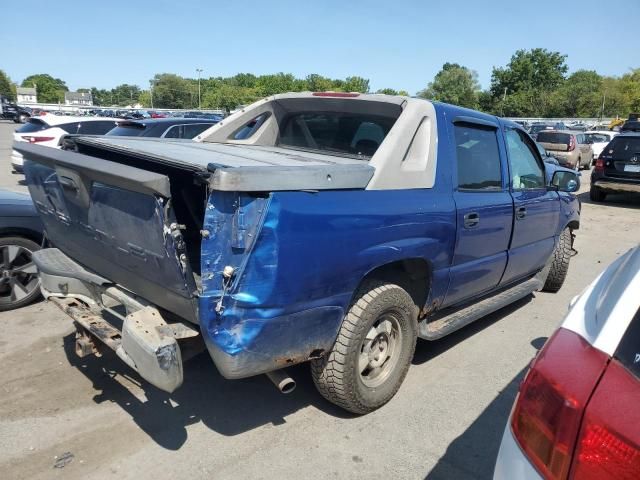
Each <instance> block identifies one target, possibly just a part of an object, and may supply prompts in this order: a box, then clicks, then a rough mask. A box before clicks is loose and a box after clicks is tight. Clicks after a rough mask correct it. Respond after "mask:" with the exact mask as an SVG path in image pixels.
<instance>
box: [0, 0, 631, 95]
mask: <svg viewBox="0 0 640 480" xmlns="http://www.w3.org/2000/svg"><path fill="white" fill-rule="evenodd" d="M2 12H3V17H4V21H3V22H2V28H1V29H0V69H2V70H4V71H5V72H6V73H7V74H8V75H9V76H10V77H11V79H12V80H13V81H14V82H18V83H19V82H21V81H22V80H23V79H24V78H25V77H26V76H28V75H30V74H34V73H49V74H51V75H52V76H54V77H58V78H61V79H63V80H65V81H66V83H67V86H68V87H69V88H70V89H71V90H76V89H78V88H83V87H84V88H87V87H92V86H95V87H98V88H112V87H114V86H116V85H118V84H121V83H129V84H136V85H139V86H140V87H142V88H148V86H149V80H150V79H151V78H152V77H153V75H154V74H156V73H166V72H168V73H177V74H179V75H182V76H188V77H192V78H195V77H196V75H197V74H196V69H197V68H201V69H203V72H202V76H203V77H205V78H206V77H210V76H213V77H215V76H225V77H226V76H231V75H234V74H236V73H239V72H249V73H254V74H257V75H260V74H266V73H277V72H286V73H293V74H294V75H296V76H297V77H304V76H306V75H308V74H310V73H318V74H321V75H325V76H329V77H332V78H345V77H347V76H352V75H358V76H362V77H365V78H368V79H369V80H370V88H371V90H373V91H375V90H377V89H379V88H386V87H389V88H394V89H404V90H407V91H409V93H410V94H414V93H416V92H417V91H418V90H421V89H423V88H425V87H426V85H427V84H428V83H429V82H430V81H431V80H433V77H434V75H435V74H436V73H437V72H438V71H439V70H440V68H441V67H442V65H443V64H444V63H445V62H455V63H459V64H461V65H464V66H466V67H468V68H470V69H472V70H475V71H476V72H477V73H478V79H479V81H480V84H481V85H482V86H483V87H484V88H487V87H488V86H489V84H490V82H491V71H492V68H493V67H500V66H504V65H506V64H507V63H508V62H509V59H510V58H511V56H512V55H513V53H514V52H515V51H516V50H518V49H531V48H536V47H542V48H546V49H548V50H552V51H559V52H561V53H563V54H566V55H567V65H568V66H569V71H570V72H573V71H575V70H579V69H590V70H596V71H597V72H598V73H600V74H602V75H613V76H620V75H622V74H624V73H626V72H628V71H629V70H630V69H631V68H638V67H640V50H638V32H639V30H638V24H639V23H640V0H623V1H621V2H615V6H612V5H609V4H607V3H606V2H602V0H555V1H549V0H536V1H527V2H523V1H518V0H509V1H505V0H494V1H491V0H485V1H470V0H448V1H440V0H432V1H429V0H423V1H409V0H385V1H382V0H370V1H366V2H365V1H357V0H351V1H349V0H342V1H338V0H315V1H305V0H297V1H290V0H282V1H277V0H271V1H264V0H263V1H253V0H244V1H235V2H234V1H230V0H225V1H222V0H210V1H204V0H127V1H122V0H109V1H108V2H98V1H90V0H83V1H76V0H56V1H50V0H29V1H28V2H27V1H19V2H18V1H6V3H5V2H3V6H2Z"/></svg>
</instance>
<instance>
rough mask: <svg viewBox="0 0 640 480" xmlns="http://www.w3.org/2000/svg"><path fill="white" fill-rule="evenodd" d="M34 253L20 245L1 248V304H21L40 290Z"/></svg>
mask: <svg viewBox="0 0 640 480" xmlns="http://www.w3.org/2000/svg"><path fill="white" fill-rule="evenodd" d="M32 253H33V252H32V251H31V250H29V249H28V248H25V247H21V246H20V245H2V246H0V262H1V264H0V273H1V276H0V304H10V303H16V302H19V301H21V300H23V299H24V298H26V297H28V296H29V295H31V294H32V293H33V292H34V290H36V289H37V288H38V269H37V268H36V265H35V263H33V258H32Z"/></svg>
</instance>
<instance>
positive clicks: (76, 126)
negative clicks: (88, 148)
mask: <svg viewBox="0 0 640 480" xmlns="http://www.w3.org/2000/svg"><path fill="white" fill-rule="evenodd" d="M115 124H116V123H115V122H114V121H113V120H108V119H106V118H100V117H64V116H57V115H50V114H46V115H42V116H39V117H33V118H29V120H28V121H27V122H26V123H25V124H24V125H22V126H20V127H18V128H17V129H16V131H15V133H14V134H13V150H12V152H11V166H12V167H13V169H14V170H15V171H16V172H22V164H23V158H22V154H21V153H20V152H18V150H17V149H16V145H19V144H21V143H24V142H26V143H36V144H38V145H42V146H45V147H54V148H58V147H60V141H61V138H62V136H63V135H67V134H77V133H82V134H84V135H103V134H105V133H107V132H108V131H109V130H111V129H112V128H113V127H114V126H115Z"/></svg>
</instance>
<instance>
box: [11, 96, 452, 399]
mask: <svg viewBox="0 0 640 480" xmlns="http://www.w3.org/2000/svg"><path fill="white" fill-rule="evenodd" d="M435 125H436V110H435V108H434V106H433V105H432V104H431V103H430V102H425V101H418V100H412V99H406V98H404V97H386V96H372V95H360V96H358V95H356V94H311V93H308V94H288V95H280V96H275V97H270V98H267V99H265V100H262V101H260V102H257V103H256V104H254V105H252V106H250V107H248V108H247V109H244V110H242V111H240V112H238V113H236V114H234V115H233V116H231V117H229V118H228V119H225V120H223V121H222V122H220V123H219V124H218V125H216V126H214V127H212V128H211V129H210V130H208V131H206V132H204V133H203V134H202V135H201V136H200V137H198V138H197V141H196V142H191V141H189V142H186V141H166V140H156V139H138V138H125V137H117V138H116V137H114V138H109V137H77V138H75V139H74V140H73V142H74V146H73V149H72V150H57V149H50V148H43V147H38V146H34V145H28V144H25V145H21V146H19V150H20V152H21V153H22V154H23V155H24V157H25V159H26V161H25V175H26V180H27V183H28V186H29V190H30V192H31V196H32V198H33V200H34V203H35V205H36V208H37V210H38V211H39V213H40V215H41V216H42V219H43V221H44V224H45V227H46V231H47V236H48V238H49V240H50V242H51V244H52V245H53V246H54V247H53V248H47V249H43V250H41V251H40V252H36V254H34V259H35V262H36V264H37V266H38V268H39V271H40V276H41V285H42V290H43V293H44V295H45V297H46V298H48V299H49V300H51V301H52V302H55V303H56V304H57V305H58V306H59V307H60V308H62V309H63V310H64V311H65V312H67V313H68V314H69V315H70V316H71V317H72V318H73V320H74V322H75V324H76V327H77V334H76V335H77V342H76V350H77V352H78V354H79V355H88V354H95V353H97V354H99V353H100V351H101V349H103V348H105V347H108V348H111V349H113V350H114V351H115V352H116V353H117V355H118V356H119V357H120V358H121V359H122V360H123V361H125V362H126V363H127V364H128V365H129V366H131V367H132V368H133V369H135V370H136V371H137V372H139V374H140V375H141V376H142V377H143V378H145V379H146V380H148V381H149V382H150V383H152V384H153V385H155V386H156V387H158V388H160V389H162V390H165V391H168V392H172V391H173V390H175V389H176V388H178V387H179V386H180V385H181V383H182V381H183V367H182V362H183V361H184V360H185V359H186V358H187V357H189V356H191V355H193V354H194V353H195V352H198V351H199V350H201V349H202V348H204V347H205V346H206V349H207V350H208V351H209V353H210V355H211V357H212V358H213V361H214V363H215V365H216V367H217V369H218V370H219V371H220V373H221V374H222V375H223V376H224V377H226V378H229V379H235V378H244V377H248V376H253V375H258V374H262V373H267V374H270V373H271V378H272V379H274V381H276V383H277V384H279V386H280V388H281V389H282V390H286V389H287V388H290V387H291V383H290V382H287V381H286V380H287V379H286V377H284V376H281V377H280V378H277V374H273V373H272V372H278V371H280V369H282V368H284V367H287V366H289V365H293V364H296V363H300V362H304V361H307V360H310V359H318V358H322V357H323V356H325V355H326V354H327V352H329V351H331V349H332V348H333V346H334V344H335V342H336V338H337V336H338V332H339V329H340V328H341V325H342V324H343V319H344V318H345V315H346V312H347V311H348V310H349V308H350V305H351V304H352V302H353V300H354V295H355V293H356V292H357V291H358V289H359V288H360V287H361V286H362V284H363V282H365V281H366V279H367V278H369V277H368V275H370V274H371V272H373V271H376V269H378V271H380V269H383V270H384V269H386V270H385V271H388V273H389V274H392V275H393V272H395V271H402V272H405V273H407V275H406V276H403V278H407V279H410V280H407V281H408V282H409V283H407V285H406V290H407V291H409V292H410V294H411V295H412V298H413V300H414V302H413V303H414V304H415V305H416V306H417V307H418V308H417V309H416V311H417V310H418V309H422V308H423V307H424V306H425V304H426V303H427V301H431V299H430V298H427V297H428V296H429V297H433V298H434V299H436V302H435V303H437V299H438V298H440V297H442V295H443V294H444V290H443V289H446V285H447V282H446V281H444V280H445V278H446V269H447V267H448V263H449V262H450V259H451V252H452V250H453V242H454V240H455V206H454V205H453V201H452V199H451V195H450V188H451V186H450V182H449V180H448V178H447V175H449V174H450V172H447V171H446V170H443V173H442V175H443V180H442V182H441V184H440V185H438V184H437V183H436V181H435V180H436V179H435V176H436V168H435V158H436V148H437V145H436V142H435V140H434V139H435V138H436V135H435ZM332 129H333V130H332ZM399 185H400V186H399ZM438 274H440V275H445V276H443V277H442V280H443V281H439V282H433V283H432V280H433V277H434V275H435V276H436V277H437V275H438ZM429 284H433V288H428V286H429ZM414 320H415V319H414ZM392 327H393V325H392V324H391V323H386V324H384V325H383V326H381V327H380V329H379V332H378V333H379V335H378V337H376V338H377V341H379V342H380V343H379V345H380V349H381V351H382V345H387V346H388V345H390V343H389V342H391V340H392V339H391V338H390V337H385V335H392V333H393V332H392ZM393 328H396V327H393ZM400 333H401V332H400ZM396 334H397V333H396ZM407 336H411V335H407ZM413 337H414V338H413V339H412V340H410V342H411V341H413V345H415V335H413ZM384 342H387V343H384ZM376 345H377V344H376ZM398 348H399V347H398ZM412 348H413V347H411V348H410V350H411V352H410V353H412V351H413V350H412ZM371 362H372V364H373V363H375V362H374V357H371ZM283 379H284V380H283ZM393 393H395V392H393ZM389 398H390V396H389ZM387 400H388V398H387ZM385 401H386V400H385ZM347 408H348V407H347ZM351 409H352V410H354V411H355V410H358V409H354V408H351Z"/></svg>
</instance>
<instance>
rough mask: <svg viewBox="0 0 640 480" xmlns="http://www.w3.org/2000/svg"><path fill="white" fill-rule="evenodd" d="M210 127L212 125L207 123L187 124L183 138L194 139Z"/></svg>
mask: <svg viewBox="0 0 640 480" xmlns="http://www.w3.org/2000/svg"><path fill="white" fill-rule="evenodd" d="M209 127H211V125H210V124H207V123H194V124H191V125H185V126H184V137H183V138H188V139H193V138H195V137H197V136H198V135H200V134H201V133H202V132H204V131H205V130H206V129H207V128H209Z"/></svg>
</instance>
